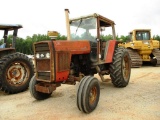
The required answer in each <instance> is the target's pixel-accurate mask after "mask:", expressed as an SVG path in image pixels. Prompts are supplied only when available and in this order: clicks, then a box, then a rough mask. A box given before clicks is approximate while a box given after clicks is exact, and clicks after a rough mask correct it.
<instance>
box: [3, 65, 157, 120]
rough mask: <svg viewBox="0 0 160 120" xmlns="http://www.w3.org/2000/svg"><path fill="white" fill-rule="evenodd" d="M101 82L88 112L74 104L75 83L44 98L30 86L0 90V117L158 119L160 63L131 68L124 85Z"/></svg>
mask: <svg viewBox="0 0 160 120" xmlns="http://www.w3.org/2000/svg"><path fill="white" fill-rule="evenodd" d="M106 78H109V77H108V76H106ZM100 86H101V95H100V100H99V103H98V106H97V108H96V109H95V110H94V111H93V112H92V113H90V114H84V113H82V112H81V111H79V110H78V108H77V106H76V89H77V87H78V84H76V85H75V86H72V85H62V86H61V87H59V88H57V90H56V91H54V92H53V94H52V96H51V97H50V98H49V99H46V100H43V101H37V100H35V99H34V98H33V97H31V95H30V92H29V90H27V91H25V92H22V93H19V94H13V95H6V94H4V93H3V92H0V105H1V106H0V120H22V119H23V120H36V119H37V120H82V119H83V120H160V67H150V66H144V67H142V68H132V74H131V79H130V83H129V85H128V86H127V87H125V88H115V87H113V85H112V83H111V82H105V83H102V82H100Z"/></svg>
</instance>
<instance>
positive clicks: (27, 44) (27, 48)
mask: <svg viewBox="0 0 160 120" xmlns="http://www.w3.org/2000/svg"><path fill="white" fill-rule="evenodd" d="M12 39H13V36H12V35H9V36H8V39H7V45H6V47H9V46H10V44H12ZM66 39H67V37H66V36H65V35H61V34H59V35H58V37H57V40H66ZM112 39H113V38H112V35H110V34H109V35H102V36H101V40H103V41H108V40H112ZM116 39H117V40H121V41H122V42H126V41H127V40H129V39H130V38H129V36H124V35H121V36H120V37H119V36H118V35H117V36H116ZM153 39H155V40H159V41H160V36H159V35H154V36H153ZM44 40H50V37H49V36H47V35H41V34H34V35H33V36H32V37H30V36H27V37H26V38H25V39H23V38H19V37H17V39H16V51H17V52H21V53H24V54H33V44H34V43H35V42H39V41H44ZM2 43H3V39H2V40H0V44H2Z"/></svg>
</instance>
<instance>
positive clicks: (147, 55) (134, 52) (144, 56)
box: [119, 29, 160, 67]
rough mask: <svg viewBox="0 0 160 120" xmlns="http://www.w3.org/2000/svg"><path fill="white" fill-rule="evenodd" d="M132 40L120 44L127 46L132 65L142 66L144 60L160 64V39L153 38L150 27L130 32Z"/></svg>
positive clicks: (155, 64)
mask: <svg viewBox="0 0 160 120" xmlns="http://www.w3.org/2000/svg"><path fill="white" fill-rule="evenodd" d="M129 36H130V40H129V41H127V42H126V43H122V44H119V46H124V47H125V48H127V50H128V52H129V54H130V57H131V60H132V67H141V66H142V64H143V62H150V63H152V65H153V66H158V65H160V41H158V40H153V39H152V38H151V30H150V29H135V30H133V31H131V32H130V33H129Z"/></svg>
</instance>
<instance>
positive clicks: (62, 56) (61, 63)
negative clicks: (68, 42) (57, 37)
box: [57, 52, 70, 72]
mask: <svg viewBox="0 0 160 120" xmlns="http://www.w3.org/2000/svg"><path fill="white" fill-rule="evenodd" d="M57 59H58V61H57V62H58V63H57V67H58V72H61V71H65V70H69V69H70V53H69V52H57Z"/></svg>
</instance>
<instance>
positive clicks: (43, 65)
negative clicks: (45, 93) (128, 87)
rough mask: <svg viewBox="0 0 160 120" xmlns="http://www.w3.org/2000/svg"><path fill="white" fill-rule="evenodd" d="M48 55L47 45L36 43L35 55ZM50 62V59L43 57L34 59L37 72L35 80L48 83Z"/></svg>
mask: <svg viewBox="0 0 160 120" xmlns="http://www.w3.org/2000/svg"><path fill="white" fill-rule="evenodd" d="M46 53H50V49H49V45H48V43H37V44H35V55H36V54H39V55H41V54H44V56H45V54H46ZM51 67H53V66H51V61H50V58H47V57H46V56H45V57H38V58H36V71H37V78H38V80H40V81H48V82H50V80H51Z"/></svg>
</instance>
